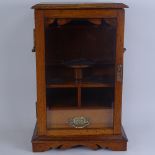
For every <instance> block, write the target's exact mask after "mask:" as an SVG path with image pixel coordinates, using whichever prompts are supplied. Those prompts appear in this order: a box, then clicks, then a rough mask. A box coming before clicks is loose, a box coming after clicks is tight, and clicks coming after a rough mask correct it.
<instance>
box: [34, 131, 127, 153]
mask: <svg viewBox="0 0 155 155" xmlns="http://www.w3.org/2000/svg"><path fill="white" fill-rule="evenodd" d="M76 146H86V147H88V148H91V149H93V150H97V149H99V148H105V149H110V150H112V151H126V150H127V137H126V135H125V132H124V130H123V128H122V133H121V134H120V135H103V136H83V137H79V136H78V137H50V136H37V134H36V129H35V130H34V134H33V137H32V149H33V152H43V151H47V150H49V149H68V148H72V147H76Z"/></svg>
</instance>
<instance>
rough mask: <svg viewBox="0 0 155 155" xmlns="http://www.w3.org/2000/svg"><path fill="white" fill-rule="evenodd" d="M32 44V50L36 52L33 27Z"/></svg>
mask: <svg viewBox="0 0 155 155" xmlns="http://www.w3.org/2000/svg"><path fill="white" fill-rule="evenodd" d="M33 44H34V46H33V48H32V52H36V48H35V44H36V43H35V29H33Z"/></svg>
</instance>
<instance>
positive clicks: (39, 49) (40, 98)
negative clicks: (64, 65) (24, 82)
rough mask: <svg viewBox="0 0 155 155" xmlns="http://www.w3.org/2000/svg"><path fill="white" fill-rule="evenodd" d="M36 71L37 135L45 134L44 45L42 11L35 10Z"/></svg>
mask: <svg viewBox="0 0 155 155" xmlns="http://www.w3.org/2000/svg"><path fill="white" fill-rule="evenodd" d="M35 28H36V70H37V134H38V135H45V134H46V89H45V87H46V86H45V45H44V44H45V43H44V17H43V11H41V10H35Z"/></svg>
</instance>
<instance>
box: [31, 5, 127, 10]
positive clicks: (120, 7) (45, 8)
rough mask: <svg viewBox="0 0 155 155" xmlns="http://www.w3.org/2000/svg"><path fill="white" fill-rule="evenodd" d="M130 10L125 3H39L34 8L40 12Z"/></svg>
mask: <svg viewBox="0 0 155 155" xmlns="http://www.w3.org/2000/svg"><path fill="white" fill-rule="evenodd" d="M122 8H128V6H127V5H125V4H123V3H79V4H74V3H64V4H56V3H39V4H36V5H34V6H32V9H38V10H48V9H50V10H56V9H62V10H63V9H64V10H65V9H122Z"/></svg>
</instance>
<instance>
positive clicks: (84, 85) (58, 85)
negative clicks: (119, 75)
mask: <svg viewBox="0 0 155 155" xmlns="http://www.w3.org/2000/svg"><path fill="white" fill-rule="evenodd" d="M78 87H81V88H102V87H114V84H113V83H91V82H80V83H76V82H66V83H49V84H47V88H78Z"/></svg>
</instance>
